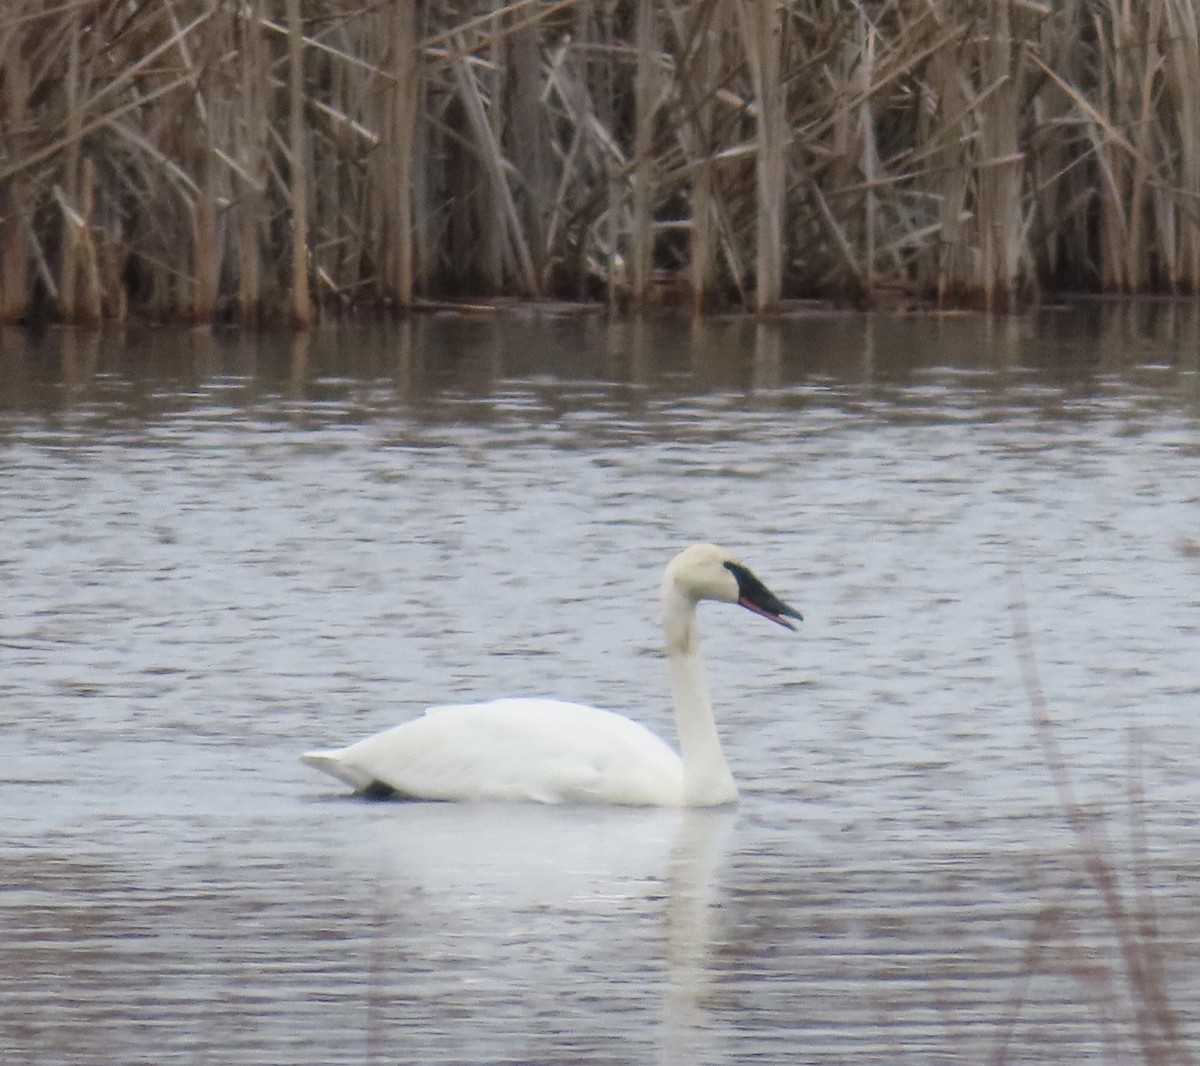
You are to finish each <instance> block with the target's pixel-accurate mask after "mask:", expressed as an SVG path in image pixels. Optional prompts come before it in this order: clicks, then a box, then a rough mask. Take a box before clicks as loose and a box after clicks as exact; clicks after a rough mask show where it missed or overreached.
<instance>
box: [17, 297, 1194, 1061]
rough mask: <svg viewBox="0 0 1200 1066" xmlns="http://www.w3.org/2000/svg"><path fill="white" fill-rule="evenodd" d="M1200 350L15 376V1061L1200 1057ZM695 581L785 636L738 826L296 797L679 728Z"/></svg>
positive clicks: (743, 354) (206, 336) (776, 353)
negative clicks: (511, 739)
mask: <svg viewBox="0 0 1200 1066" xmlns="http://www.w3.org/2000/svg"><path fill="white" fill-rule="evenodd" d="M1197 352H1200V314H1198V311H1197V307H1196V306H1195V305H1186V304H1168V303H1163V304H1144V305H1136V306H1133V307H1128V308H1112V307H1100V308H1084V309H1069V310H1064V309H1058V310H1048V311H1045V312H1042V313H1040V314H1038V315H1031V316H1027V317H1020V318H1012V319H1006V320H995V321H988V320H985V319H981V318H975V317H970V316H964V317H946V318H935V317H913V318H891V319H889V318H872V317H852V318H847V317H840V316H834V315H828V316H821V315H814V316H807V317H805V318H802V319H794V320H787V319H785V320H780V321H776V322H767V323H761V324H757V325H756V324H755V323H753V322H747V321H744V320H740V319H730V320H727V321H724V320H715V321H713V322H709V323H706V324H704V325H702V326H692V325H690V324H688V323H687V322H684V321H675V320H669V319H663V320H650V321H645V322H636V321H620V322H615V323H614V322H610V321H608V320H607V319H605V318H603V317H601V316H598V315H584V316H570V317H563V318H523V317H514V316H504V317H499V318H496V319H459V318H450V317H447V318H424V319H419V320H416V321H414V322H411V323H407V324H404V325H401V326H397V327H394V328H390V329H386V330H385V329H376V328H368V327H363V328H343V329H341V330H337V331H333V330H330V331H327V332H323V333H319V334H317V335H315V336H314V337H312V338H301V339H295V340H293V339H282V340H281V339H279V338H274V339H265V340H263V339H254V338H248V337H245V336H241V335H236V334H231V335H221V334H217V335H213V334H210V333H207V332H198V333H179V332H174V331H155V330H141V331H136V332H130V333H129V334H127V335H124V336H116V337H114V336H109V337H103V338H87V337H83V336H80V335H77V334H71V333H61V334H60V333H50V334H47V335H46V336H45V337H42V338H40V339H37V340H31V339H29V338H27V337H25V336H24V335H20V334H13V333H5V334H3V335H2V336H0V581H2V582H3V587H4V599H3V603H4V605H3V609H2V612H0V664H2V669H0V745H2V750H3V752H4V758H3V760H0V818H2V824H3V828H4V832H3V835H2V836H0V857H2V860H3V862H2V865H0V928H3V929H4V936H3V938H2V939H0V1057H2V1058H3V1060H4V1061H5V1062H6V1063H7V1062H13V1063H24V1062H30V1063H32V1062H39V1063H40V1062H50V1061H54V1062H63V1063H111V1062H123V1063H136V1062H147V1063H149V1062H153V1063H167V1062H179V1063H192V1062H197V1061H214V1062H223V1063H268V1062H269V1063H278V1062H294V1063H338V1062H346V1063H350V1062H355V1063H358V1062H381V1063H382V1062H389V1063H394V1062H462V1063H476V1062H596V1063H644V1062H655V1061H659V1062H671V1063H676V1062H677V1063H731V1064H732V1063H745V1062H756V1063H803V1062H813V1063H824V1062H830V1063H832V1062H838V1063H842V1062H846V1061H870V1062H888V1063H899V1062H913V1063H931V1062H951V1061H953V1062H958V1061H962V1060H972V1061H983V1060H992V1061H1007V1062H1031V1063H1032V1062H1047V1063H1061V1062H1064V1061H1072V1062H1076V1061H1105V1062H1111V1061H1134V1060H1138V1059H1140V1058H1142V1057H1144V1055H1145V1052H1146V1041H1153V1040H1155V1039H1157V1038H1158V1037H1157V1036H1156V1034H1159V1033H1160V1031H1161V1030H1163V1029H1164V1027H1165V1028H1166V1030H1167V1031H1168V1035H1169V1032H1170V1030H1171V1027H1172V1026H1174V1032H1175V1043H1174V1045H1173V1046H1174V1047H1175V1048H1176V1050H1178V1049H1180V1048H1183V1047H1189V1046H1190V1048H1191V1049H1193V1052H1194V1049H1195V1048H1196V1047H1197V1046H1200V1008H1198V1007H1197V1006H1196V1005H1197V1004H1198V1003H1200V847H1198V846H1197V839H1196V837H1197V828H1196V825H1197V820H1196V811H1197V808H1198V805H1200V784H1198V783H1197V775H1196V771H1195V768H1196V766H1197V765H1200V726H1198V725H1197V716H1196V709H1197V702H1198V701H1197V695H1198V693H1200V671H1198V668H1197V665H1196V664H1197V663H1200V611H1198V608H1200V532H1198V528H1200V527H1198V526H1197V515H1198V513H1200V511H1198V507H1197V504H1198V503H1200V481H1198V480H1197V477H1196V465H1197V459H1198V458H1200V365H1198V360H1200V356H1198V355H1197ZM697 539H705V540H714V541H718V542H721V543H725V544H727V545H730V546H734V547H736V548H737V549H738V550H739V551H740V552H741V553H742V554H743V556H744V558H745V559H746V561H747V562H748V563H749V564H750V565H751V566H752V567H754V569H755V570H756V571H757V572H758V573H759V574H760V575H761V576H762V577H763V578H764V579H765V580H766V581H767V582H768V584H769V585H770V586H771V587H772V588H773V589H774V590H775V591H777V592H778V593H779V594H780V595H782V596H783V597H784V598H785V599H787V600H789V601H790V602H793V603H795V604H796V605H797V606H798V607H800V608H801V609H802V610H803V611H804V613H805V619H806V621H805V623H804V625H803V627H802V633H801V634H800V635H799V636H795V637H793V636H791V635H789V634H787V633H786V632H785V631H783V630H781V629H778V628H775V627H771V626H769V625H768V624H767V623H765V622H763V621H762V620H761V619H756V618H754V617H753V616H751V615H749V614H748V613H745V612H740V611H736V610H734V609H732V608H727V607H723V606H720V605H710V606H707V607H705V608H704V610H703V611H702V618H701V622H702V625H703V627H704V630H705V633H706V637H707V639H706V645H705V646H706V651H707V654H708V658H709V666H710V672H711V675H712V683H713V688H714V698H715V702H716V704H717V711H718V715H719V718H720V721H721V726H722V731H723V736H724V740H725V745H726V750H727V755H728V758H729V761H730V763H731V766H732V767H733V770H734V773H735V776H736V777H737V779H738V782H739V785H740V787H741V790H742V801H741V803H740V804H739V806H738V807H737V809H736V810H732V811H718V812H692V813H682V812H672V811H651V810H595V809H588V808H564V809H555V808H547V809H543V808H534V807H526V806H516V805H514V806H505V805H499V806H493V807H482V806H471V805H466V806H459V805H430V804H398V803H383V804H380V803H367V802H364V801H361V800H357V799H352V798H348V797H346V796H345V795H344V794H343V793H342V791H341V790H340V789H339V788H338V787H337V786H336V784H335V783H333V782H332V781H329V780H326V779H325V778H323V777H321V776H320V775H318V774H316V773H314V771H312V770H311V769H308V768H306V767H304V766H302V765H300V764H299V763H298V761H297V756H298V754H299V752H300V751H302V750H304V749H305V748H308V747H313V746H325V745H331V744H336V743H341V742H344V741H348V740H352V739H356V738H358V737H361V736H364V735H367V734H369V733H371V732H373V731H375V730H378V729H381V728H384V727H386V726H389V725H392V724H394V723H396V722H398V721H401V720H404V719H406V718H408V717H410V716H412V715H414V714H416V713H418V712H419V710H420V709H421V708H422V707H424V706H426V705H428V704H431V703H435V702H439V701H450V700H454V701H460V700H471V699H486V698H491V697H493V696H499V695H508V694H530V695H554V696H559V697H563V698H568V699H575V700H581V701H585V702H592V703H597V704H601V705H604V706H608V707H612V708H615V709H618V710H623V711H626V712H628V713H631V714H632V715H634V716H636V717H637V718H639V719H640V720H642V721H644V722H646V723H647V724H648V725H650V726H651V727H653V728H655V729H656V730H658V731H660V732H661V733H663V734H664V735H667V736H672V737H673V727H672V723H671V718H670V708H669V703H668V700H667V696H666V679H665V671H664V666H663V662H662V659H661V657H660V654H659V649H658V644H659V640H658V635H657V631H656V620H655V604H654V593H655V590H656V587H657V582H658V578H659V573H660V571H661V567H662V566H663V565H664V563H665V562H666V560H667V559H668V558H669V557H670V555H671V554H672V553H673V552H674V551H675V550H676V549H677V548H678V547H680V546H682V545H684V544H686V543H688V542H689V541H692V540H697ZM1019 596H1023V598H1024V600H1025V602H1026V603H1027V606H1028V616H1029V621H1030V626H1031V630H1032V633H1033V645H1034V650H1035V652H1036V655H1037V660H1038V665H1039V669H1040V676H1041V679H1042V684H1043V687H1044V689H1045V693H1046V698H1047V700H1048V705H1049V710H1050V714H1051V717H1052V721H1053V732H1054V736H1055V737H1056V739H1057V742H1058V743H1059V744H1060V745H1061V750H1062V753H1063V761H1064V763H1065V765H1066V767H1067V769H1068V770H1069V772H1070V775H1071V779H1072V782H1073V787H1074V790H1075V793H1076V795H1077V797H1078V801H1079V804H1080V809H1081V811H1082V814H1083V816H1084V817H1085V818H1086V819H1088V824H1089V825H1090V826H1092V829H1093V831H1094V832H1096V833H1098V834H1099V836H1098V837H1097V838H1094V839H1100V840H1102V842H1103V843H1102V844H1101V845H1100V851H1101V853H1102V854H1103V855H1104V856H1105V858H1106V860H1107V861H1108V862H1109V863H1110V864H1111V866H1112V868H1113V869H1114V870H1115V871H1116V874H1117V884H1118V888H1119V891H1120V893H1121V899H1122V902H1123V905H1124V906H1125V907H1126V909H1127V910H1128V912H1129V914H1130V915H1131V919H1130V922H1128V923H1126V924H1124V925H1122V924H1121V923H1114V922H1113V921H1112V919H1111V915H1110V914H1109V913H1108V912H1107V910H1106V908H1105V905H1104V901H1103V898H1102V896H1101V895H1100V893H1098V891H1097V889H1096V886H1095V883H1094V880H1093V876H1092V875H1093V873H1094V869H1093V868H1089V867H1088V865H1087V862H1086V859H1087V856H1088V855H1089V854H1091V853H1090V852H1088V851H1086V849H1081V847H1080V844H1079V840H1078V838H1077V837H1076V836H1075V835H1073V833H1072V832H1071V830H1070V828H1069V826H1068V823H1067V819H1066V816H1065V812H1064V809H1063V806H1062V802H1061V797H1060V795H1059V794H1058V793H1056V791H1055V788H1054V786H1053V781H1052V777H1051V772H1050V767H1049V766H1048V765H1047V761H1046V758H1045V753H1044V751H1043V748H1042V746H1041V745H1040V743H1039V739H1038V733H1037V731H1036V729H1035V727H1034V723H1033V718H1032V713H1031V706H1030V701H1029V699H1028V698H1027V695H1026V691H1025V689H1024V687H1023V684H1022V678H1021V672H1020V668H1019V664H1018V656H1017V648H1016V646H1015V644H1014V640H1013V627H1014V613H1013V609H1012V604H1013V602H1014V598H1016V597H1019ZM1134 918H1140V919H1142V921H1141V924H1140V925H1137V924H1136V923H1134V921H1133V919H1134ZM1131 929H1132V930H1133V931H1134V933H1135V934H1136V935H1135V936H1134V938H1133V939H1134V941H1135V942H1136V944H1137V945H1138V946H1139V947H1138V950H1139V951H1140V950H1149V951H1152V952H1153V955H1152V956H1151V957H1152V959H1153V962H1154V967H1153V970H1154V975H1155V977H1156V978H1158V979H1161V981H1162V985H1163V987H1164V989H1165V990H1166V993H1167V996H1168V1007H1167V1008H1164V1009H1163V1010H1162V1011H1160V1016H1159V1018H1158V1019H1157V1021H1154V1020H1152V1021H1151V1022H1150V1023H1147V1024H1145V1025H1143V1027H1142V1029H1141V1030H1139V1028H1138V1025H1137V1023H1136V1018H1137V1007H1138V1004H1139V1003H1140V1002H1141V999H1140V997H1139V993H1138V991H1137V989H1136V988H1133V989H1131V986H1130V983H1129V980H1128V972H1127V967H1126V965H1125V963H1124V961H1123V958H1124V956H1123V955H1122V952H1121V942H1120V937H1119V934H1121V933H1123V932H1124V933H1129V931H1130V930H1131ZM1139 957H1141V956H1139ZM1139 1033H1140V1035H1139ZM1151 1050H1153V1049H1151Z"/></svg>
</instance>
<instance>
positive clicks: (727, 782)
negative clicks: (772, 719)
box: [662, 586, 738, 806]
mask: <svg viewBox="0 0 1200 1066" xmlns="http://www.w3.org/2000/svg"><path fill="white" fill-rule="evenodd" d="M662 622H663V633H664V635H665V636H666V640H667V661H668V664H669V666H670V671H671V696H672V699H673V701H674V705H675V728H676V729H677V730H678V732H679V748H680V753H681V755H682V756H683V801H684V803H686V804H687V805H689V806H715V805H716V804H720V803H732V802H733V801H734V800H736V799H737V794H738V793H737V786H736V785H735V784H734V783H733V775H732V774H731V773H730V772H729V767H728V765H726V763H725V756H724V754H723V753H722V751H721V740H720V737H718V735H717V724H716V722H715V720H714V719H713V710H712V699H711V698H710V697H709V694H708V678H707V677H706V676H705V672H704V662H703V660H702V659H701V657H700V634H699V633H698V632H697V629H696V605H695V603H694V602H693V601H691V600H690V599H688V598H686V597H685V596H683V595H681V594H680V593H679V592H677V591H676V590H674V589H672V588H669V587H666V586H664V588H663V592H662Z"/></svg>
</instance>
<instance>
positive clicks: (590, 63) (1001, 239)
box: [0, 0, 1200, 326]
mask: <svg viewBox="0 0 1200 1066" xmlns="http://www.w3.org/2000/svg"><path fill="white" fill-rule="evenodd" d="M1197 86H1200V0H1138V2H1134V0H1060V2H1056V3H1049V2H1039V0H971V2H967V3H959V2H953V0H890V2H883V0H871V2H868V0H852V2H845V0H788V2H777V0H666V2H651V0H477V2H475V3H451V2H450V0H162V2H160V3H145V2H143V0H5V3H4V4H3V5H2V6H0V319H3V320H5V321H26V320H31V319H39V318H40V319H44V318H47V317H52V318H57V319H61V320H66V321H72V322H80V323H99V322H102V321H104V320H110V319H120V318H122V317H124V316H126V315H127V314H131V313H135V314H138V315H142V316H146V317H150V318H156V319H185V320H194V321H196V322H211V321H229V320H232V321H240V322H246V323H265V324H269V323H293V324H297V325H301V326H303V325H307V324H309V323H311V322H313V321H316V320H317V319H318V318H320V317H321V316H329V315H331V314H337V313H340V312H344V311H349V310H352V309H355V308H398V309H405V308H411V307H416V306H421V305H423V304H429V303H431V302H435V303H436V302H437V301H446V300H454V301H461V300H464V299H480V298H484V299H486V298H491V297H499V296H507V297H523V298H543V297H553V298H558V299H564V298H565V299H585V300H591V299H600V300H607V301H610V302H613V303H617V304H620V305H623V306H624V305H634V306H646V305H657V304H661V303H663V302H671V303H680V304H685V305H688V306H692V307H694V308H696V309H697V310H701V309H704V308H708V307H712V306H718V305H730V304H735V305H741V306H744V307H747V308H750V309H755V310H758V311H770V310H772V309H774V308H777V307H778V306H779V305H780V303H781V301H785V300H787V299H789V298H795V297H801V296H809V295H821V296H835V297H841V298H843V299H846V300H848V301H871V300H876V299H879V298H881V297H887V296H890V295H894V294H901V295H902V296H903V297H908V296H912V297H917V298H923V299H925V298H927V299H932V300H936V301H937V302H938V303H940V304H943V305H971V306H981V307H986V308H990V309H1007V308H1011V307H1013V306H1015V305H1017V304H1018V303H1020V302H1021V301H1023V300H1026V299H1029V298H1032V297H1035V296H1036V295H1037V294H1038V293H1039V292H1041V291H1046V290H1055V289H1066V288H1070V289H1080V290H1089V291H1113V292H1133V291H1147V290H1153V291H1163V292H1172V293H1192V294H1194V293H1200V97H1198V95H1197Z"/></svg>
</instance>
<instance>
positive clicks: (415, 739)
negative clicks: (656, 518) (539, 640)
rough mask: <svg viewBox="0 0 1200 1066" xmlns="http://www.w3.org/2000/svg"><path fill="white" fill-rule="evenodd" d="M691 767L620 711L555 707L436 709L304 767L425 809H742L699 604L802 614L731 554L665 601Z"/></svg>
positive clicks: (706, 551)
mask: <svg viewBox="0 0 1200 1066" xmlns="http://www.w3.org/2000/svg"><path fill="white" fill-rule="evenodd" d="M660 599H661V604H662V623H663V632H664V635H665V636H666V643H667V655H668V661H669V664H670V671H671V692H672V696H673V697H674V705H675V722H676V728H677V730H678V733H679V743H680V749H681V752H682V756H680V755H677V754H676V753H675V752H674V751H673V750H672V749H671V748H670V746H668V745H667V744H666V743H665V742H664V741H662V740H660V739H659V738H658V737H657V736H655V735H654V734H653V733H651V732H650V730H648V729H647V728H646V727H645V726H642V725H640V724H638V723H637V722H634V721H632V720H630V719H629V718H625V717H623V716H622V715H619V714H614V713H613V712H612V711H604V710H600V709H599V708H596V707H586V706H583V705H581V704H577V703H564V702H561V701H559V700H550V699H501V700H494V701H493V702H491V703H473V704H460V705H454V706H444V707H433V708H431V709H430V710H428V711H426V713H425V715H424V717H422V718H418V719H415V720H414V721H411V722H406V723H404V724H403V725H399V726H395V727H394V728H392V729H388V730H385V731H384V732H382V733H378V734H376V735H375V736H372V737H368V738H367V739H366V740H360V741H359V742H358V743H356V744H351V745H350V746H349V747H345V748H340V749H338V750H336V751H314V752H308V753H307V754H305V755H304V761H305V762H306V763H308V764H310V765H312V766H315V767H317V768H319V769H321V770H324V771H325V772H326V773H329V774H332V775H333V776H334V777H336V778H338V779H339V780H341V781H344V782H345V783H346V784H348V785H350V786H351V787H352V788H354V789H356V790H358V791H363V792H370V791H384V792H393V793H395V794H397V795H399V796H401V797H405V798H410V799H426V800H528V801H535V802H538V803H572V802H589V803H610V804H640V805H654V806H672V807H677V806H715V805H718V804H723V803H732V802H733V801H734V800H736V799H737V787H736V786H735V785H734V783H733V776H732V774H730V772H729V767H728V765H727V764H726V762H725V757H724V755H723V754H722V752H721V742H720V739H719V737H718V736H717V728H716V723H715V721H714V719H713V713H712V704H711V701H710V699H709V695H708V684H707V681H706V679H705V674H704V666H703V663H702V661H701V659H700V646H699V637H698V634H697V632H696V624H695V621H696V620H695V613H696V605H697V603H698V602H699V601H700V600H702V599H715V600H722V601H725V602H730V603H741V604H742V605H743V606H746V607H749V608H750V609H751V610H754V611H756V612H757V613H759V614H762V615H764V616H765V617H767V618H770V619H772V620H773V621H776V622H779V623H780V624H781V625H789V623H788V622H787V621H786V620H785V618H784V617H783V616H784V615H787V616H789V617H794V618H799V617H800V615H799V613H798V612H796V611H794V610H792V609H791V608H790V607H788V606H787V605H786V604H783V603H782V602H780V601H779V600H777V599H775V597H774V596H772V595H771V593H769V592H767V590H766V589H765V588H763V586H762V585H761V583H760V582H758V581H757V579H756V578H754V576H753V575H752V574H750V572H749V571H748V570H746V569H745V567H743V566H742V565H741V564H740V563H738V562H737V560H736V559H735V558H734V557H733V556H732V555H731V554H730V553H729V552H727V551H725V550H724V549H723V548H717V547H715V546H714V545H711V544H697V545H693V546H692V547H690V548H687V549H685V550H684V551H683V552H681V553H680V554H679V555H677V556H676V557H675V558H674V559H673V560H672V561H671V563H670V565H669V566H668V567H667V571H666V574H665V575H664V577H663V582H662V587H661V590H660Z"/></svg>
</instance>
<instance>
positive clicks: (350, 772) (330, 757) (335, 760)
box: [300, 751, 375, 792]
mask: <svg viewBox="0 0 1200 1066" xmlns="http://www.w3.org/2000/svg"><path fill="white" fill-rule="evenodd" d="M300 761H301V762H303V763H307V764H308V765H309V766H315V767H316V768H317V769H318V770H323V771H324V772H325V773H327V774H329V775H330V776H331V777H336V778H337V779H338V780H339V781H341V782H342V783H344V784H347V785H349V786H350V787H351V788H353V789H354V790H355V791H358V792H361V791H363V790H364V789H367V788H370V787H371V785H372V784H374V783H375V779H374V778H373V777H372V776H371V775H370V774H368V773H364V772H363V771H362V770H360V769H358V767H356V766H351V765H350V764H349V763H347V762H345V761H343V759H342V753H341V752H340V751H306V752H305V753H304V754H303V755H301V756H300Z"/></svg>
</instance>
